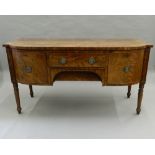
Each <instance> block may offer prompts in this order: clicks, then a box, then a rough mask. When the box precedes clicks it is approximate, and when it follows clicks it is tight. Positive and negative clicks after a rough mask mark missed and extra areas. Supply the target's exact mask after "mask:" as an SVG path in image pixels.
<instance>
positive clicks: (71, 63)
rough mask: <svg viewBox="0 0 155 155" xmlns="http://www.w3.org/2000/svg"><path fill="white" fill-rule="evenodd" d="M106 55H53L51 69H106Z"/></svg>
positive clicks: (50, 61) (50, 56)
mask: <svg viewBox="0 0 155 155" xmlns="http://www.w3.org/2000/svg"><path fill="white" fill-rule="evenodd" d="M106 60H107V59H106V54H101V53H99V54H96V53H93V54H91V53H74V52H72V53H51V54H49V58H48V64H49V66H50V67H105V66H106V64H107V63H106Z"/></svg>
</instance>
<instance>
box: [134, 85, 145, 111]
mask: <svg viewBox="0 0 155 155" xmlns="http://www.w3.org/2000/svg"><path fill="white" fill-rule="evenodd" d="M143 89H144V83H140V84H139V90H138V100H137V109H136V111H137V114H140V111H141V103H142V98H143Z"/></svg>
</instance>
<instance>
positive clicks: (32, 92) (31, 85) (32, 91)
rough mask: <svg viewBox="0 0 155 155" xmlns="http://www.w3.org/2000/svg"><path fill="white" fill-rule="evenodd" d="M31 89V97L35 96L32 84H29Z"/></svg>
mask: <svg viewBox="0 0 155 155" xmlns="http://www.w3.org/2000/svg"><path fill="white" fill-rule="evenodd" d="M29 89H30V96H31V97H34V95H33V88H32V85H29Z"/></svg>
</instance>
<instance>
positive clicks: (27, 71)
mask: <svg viewBox="0 0 155 155" xmlns="http://www.w3.org/2000/svg"><path fill="white" fill-rule="evenodd" d="M23 71H24V72H25V73H32V67H30V66H25V67H24V68H23Z"/></svg>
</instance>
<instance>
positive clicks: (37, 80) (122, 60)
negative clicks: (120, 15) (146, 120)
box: [3, 39, 153, 114]
mask: <svg viewBox="0 0 155 155" xmlns="http://www.w3.org/2000/svg"><path fill="white" fill-rule="evenodd" d="M3 46H4V47H5V48H6V53H7V58H8V64H9V70H10V75H11V81H12V84H13V87H14V93H15V99H16V103H17V111H18V113H21V105H20V96H19V89H18V83H22V84H28V85H29V89H30V95H31V97H33V90H32V85H53V83H54V82H55V81H57V80H63V81H64V80H67V81H71V80H72V81H73V80H74V81H101V83H102V85H104V86H128V92H127V97H128V98H129V97H130V95H131V86H132V85H133V84H138V83H139V90H138V100H137V108H136V112H137V114H139V113H140V111H141V102H142V96H143V88H144V84H145V81H146V75H147V68H148V61H149V54H150V49H151V47H153V45H151V44H148V43H145V42H144V41H141V40H134V39H122V40H120V39H108V40H89V39H88V40H84V39H83V40H67V39H66V40H50V39H23V40H17V41H12V42H8V43H6V44H4V45H3Z"/></svg>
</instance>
